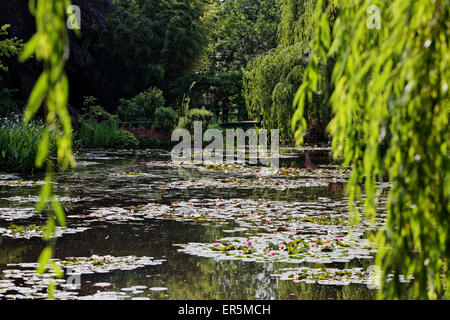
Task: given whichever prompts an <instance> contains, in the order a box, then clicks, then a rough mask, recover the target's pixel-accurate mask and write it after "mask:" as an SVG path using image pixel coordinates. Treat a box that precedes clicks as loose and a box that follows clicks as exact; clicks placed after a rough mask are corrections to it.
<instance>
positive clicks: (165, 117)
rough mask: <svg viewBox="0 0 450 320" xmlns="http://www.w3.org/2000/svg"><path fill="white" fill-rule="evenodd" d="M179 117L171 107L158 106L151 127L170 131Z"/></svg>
mask: <svg viewBox="0 0 450 320" xmlns="http://www.w3.org/2000/svg"><path fill="white" fill-rule="evenodd" d="M179 118H180V117H179V116H178V114H177V112H176V111H175V110H173V109H172V108H166V107H159V108H158V109H156V111H155V122H154V123H153V129H155V130H162V131H168V132H170V131H172V130H173V129H174V128H175V126H176V125H177V123H178V119H179Z"/></svg>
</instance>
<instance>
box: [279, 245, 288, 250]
mask: <svg viewBox="0 0 450 320" xmlns="http://www.w3.org/2000/svg"><path fill="white" fill-rule="evenodd" d="M278 248H279V249H280V250H284V249H286V246H285V245H284V244H280V246H279V247H278Z"/></svg>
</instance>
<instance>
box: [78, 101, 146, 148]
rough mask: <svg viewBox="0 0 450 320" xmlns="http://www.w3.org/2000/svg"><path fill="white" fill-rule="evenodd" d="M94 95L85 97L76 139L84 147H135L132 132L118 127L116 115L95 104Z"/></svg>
mask: <svg viewBox="0 0 450 320" xmlns="http://www.w3.org/2000/svg"><path fill="white" fill-rule="evenodd" d="M96 101H97V99H95V98H94V97H85V99H84V112H85V114H83V115H81V125H80V128H79V129H78V130H77V132H76V140H78V141H79V142H80V144H81V145H82V146H83V147H85V148H120V149H135V148H137V147H138V141H137V139H136V138H135V137H134V136H133V134H132V133H130V132H128V131H124V130H120V129H119V125H118V121H117V117H116V116H113V115H112V114H110V113H109V112H107V111H106V110H105V109H103V108H102V107H101V106H99V105H97V104H96Z"/></svg>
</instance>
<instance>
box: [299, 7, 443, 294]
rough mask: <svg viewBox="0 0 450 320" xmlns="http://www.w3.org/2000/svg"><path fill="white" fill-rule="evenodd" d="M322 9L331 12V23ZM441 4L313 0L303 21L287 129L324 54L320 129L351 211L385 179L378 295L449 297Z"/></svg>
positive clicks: (370, 200)
mask: <svg viewBox="0 0 450 320" xmlns="http://www.w3.org/2000/svg"><path fill="white" fill-rule="evenodd" d="M371 6H372V8H373V6H376V8H378V9H379V10H378V11H375V13H376V12H378V13H379V17H378V18H379V21H380V26H379V28H371V27H370V24H369V23H368V19H371V18H372V17H371V15H372V14H374V13H373V12H374V11H373V10H371V9H370V7H371ZM331 12H338V15H337V19H336V21H335V23H334V25H333V26H331V25H330V22H329V16H330V13H331ZM449 12H450V1H448V0H444V1H442V0H435V1H429V0H417V1H413V2H409V1H402V0H393V1H382V0H373V1H362V0H360V1H353V0H338V1H332V2H331V1H330V2H327V1H323V0H318V1H317V5H316V12H315V14H314V17H313V19H312V21H313V23H314V25H315V26H316V28H315V29H316V30H317V31H316V33H315V38H314V39H313V41H312V43H311V48H313V51H312V52H313V54H312V56H311V58H310V62H309V65H308V67H307V68H306V70H305V74H304V78H303V83H302V85H301V87H300V88H299V90H298V92H297V94H296V96H295V100H294V106H295V107H296V112H295V114H294V117H293V121H292V128H293V130H295V137H296V139H297V142H298V143H301V142H302V136H303V134H304V132H305V129H306V121H305V118H304V116H303V113H304V107H305V103H306V102H307V101H310V100H311V98H312V95H313V94H314V93H316V92H317V88H318V83H319V81H320V72H318V65H319V63H327V61H328V60H329V59H330V57H332V58H333V59H334V60H335V61H336V65H335V67H334V70H333V76H332V85H333V87H334V91H333V94H332V96H331V104H332V108H333V113H334V118H333V120H332V121H331V123H330V125H329V128H328V129H329V131H330V133H331V135H332V136H333V142H332V146H333V150H334V154H335V156H338V155H339V156H342V155H344V157H345V165H349V164H351V165H352V167H353V172H352V176H351V178H350V181H349V184H348V190H347V191H348V192H349V195H350V207H351V210H352V212H354V213H356V216H357V215H358V212H357V209H356V208H355V206H354V203H355V200H361V199H362V197H361V195H362V193H363V192H364V193H365V194H366V196H367V198H366V199H365V206H364V212H365V214H366V215H367V216H368V217H369V218H371V219H372V221H373V219H374V217H375V212H376V206H377V199H378V196H379V194H378V189H377V181H381V180H382V179H383V177H385V176H387V177H388V178H389V181H390V182H391V184H392V188H391V189H390V193H389V201H388V207H387V209H388V218H387V224H386V230H385V231H380V232H379V233H378V234H377V236H376V238H375V239H374V240H375V243H376V244H377V245H378V247H379V250H378V253H377V256H376V263H377V265H378V266H380V268H382V271H383V279H382V282H383V288H382V290H381V291H380V298H402V297H408V298H417V299H437V298H443V297H445V295H447V298H448V297H449V292H450V290H446V287H448V285H449V269H448V267H447V264H448V259H449V257H450V236H449V231H450V230H449V222H450V221H449V220H450V219H449V218H450V216H449V211H450V210H449V209H450V201H449V199H450V197H449V189H450V184H449V175H448V173H449V154H448V145H449V142H450V133H449V123H448V121H449V114H450V103H449V94H448V81H449V78H450V68H449V56H450V55H449V52H450V51H449V41H448V38H449V34H450V31H449V30H450V28H449V21H450V17H449ZM331 31H332V32H331ZM361 186H362V187H361ZM388 275H393V280H392V281H390V282H387V281H386V279H387V276H388ZM401 275H404V276H413V277H414V281H413V284H412V285H405V284H403V283H402V282H401Z"/></svg>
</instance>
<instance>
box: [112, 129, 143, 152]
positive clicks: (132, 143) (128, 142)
mask: <svg viewBox="0 0 450 320" xmlns="http://www.w3.org/2000/svg"><path fill="white" fill-rule="evenodd" d="M138 146H139V142H138V140H137V139H136V137H135V136H134V135H133V134H132V133H131V132H129V131H126V130H118V131H117V132H116V134H115V135H114V147H115V148H118V149H136V148H137V147H138Z"/></svg>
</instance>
